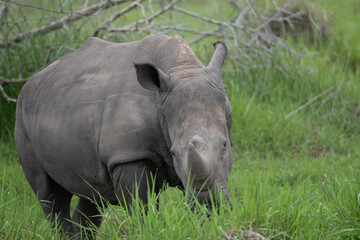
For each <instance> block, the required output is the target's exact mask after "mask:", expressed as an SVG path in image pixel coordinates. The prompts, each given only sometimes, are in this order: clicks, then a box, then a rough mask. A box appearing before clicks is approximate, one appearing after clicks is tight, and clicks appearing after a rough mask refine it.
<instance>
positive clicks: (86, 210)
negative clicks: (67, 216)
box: [72, 198, 106, 239]
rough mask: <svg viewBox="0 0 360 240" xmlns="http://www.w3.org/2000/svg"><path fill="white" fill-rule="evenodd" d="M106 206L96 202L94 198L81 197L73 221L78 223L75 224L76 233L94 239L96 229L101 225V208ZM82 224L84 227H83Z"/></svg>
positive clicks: (83, 237) (81, 236)
mask: <svg viewBox="0 0 360 240" xmlns="http://www.w3.org/2000/svg"><path fill="white" fill-rule="evenodd" d="M100 207H101V208H102V207H106V206H100V204H96V203H95V202H93V201H92V200H89V199H85V198H80V199H79V202H78V204H77V206H76V209H75V210H74V213H73V217H72V221H73V222H75V223H77V224H75V226H74V230H75V232H76V234H77V235H78V236H79V237H80V238H82V239H85V238H86V239H92V238H93V237H94V236H95V233H96V230H97V228H98V227H100V224H101V220H102V216H101V215H100V211H99V208H100ZM80 226H83V227H84V228H85V229H84V228H83V229H81V228H80Z"/></svg>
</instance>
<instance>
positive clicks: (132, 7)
mask: <svg viewBox="0 0 360 240" xmlns="http://www.w3.org/2000/svg"><path fill="white" fill-rule="evenodd" d="M144 1H145V0H137V1H135V2H133V3H132V4H130V5H129V6H127V7H126V8H124V9H122V10H121V11H120V12H117V13H115V14H114V15H112V16H111V17H110V18H109V19H108V20H106V21H105V22H104V23H103V24H101V26H99V27H97V28H96V29H95V31H94V33H93V36H94V37H96V36H97V35H98V34H99V32H100V30H102V29H106V28H107V27H108V26H109V25H110V24H111V23H112V22H114V21H115V20H116V19H118V18H119V17H120V16H122V15H124V14H125V13H127V12H130V11H131V10H133V9H134V8H136V7H137V6H139V5H140V4H141V3H142V2H144Z"/></svg>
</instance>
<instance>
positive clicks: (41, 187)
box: [15, 126, 73, 234]
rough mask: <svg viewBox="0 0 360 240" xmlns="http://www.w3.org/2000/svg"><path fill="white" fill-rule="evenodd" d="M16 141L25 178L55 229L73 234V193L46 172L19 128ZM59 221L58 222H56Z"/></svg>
mask: <svg viewBox="0 0 360 240" xmlns="http://www.w3.org/2000/svg"><path fill="white" fill-rule="evenodd" d="M15 141H16V145H17V149H18V155H19V159H20V163H21V165H22V168H23V170H24V173H25V176H26V178H27V180H28V182H29V184H30V186H31V188H32V189H33V191H34V193H35V194H36V195H37V198H38V201H39V203H40V205H41V207H42V209H43V211H44V213H45V215H46V217H47V218H48V219H49V220H50V221H51V222H52V224H53V227H58V228H59V230H60V232H61V233H63V234H72V233H73V226H72V224H71V222H69V219H71V218H70V202H71V198H72V195H73V194H72V193H70V192H68V191H66V190H65V189H64V188H63V187H61V186H60V185H59V184H57V183H56V182H55V181H54V180H53V179H52V178H51V177H50V176H49V175H48V174H47V173H46V171H45V170H44V168H43V167H42V166H41V164H40V162H39V161H38V160H37V158H36V156H35V154H34V152H33V151H32V144H31V142H30V141H29V140H28V139H27V137H26V135H25V134H24V131H21V129H20V130H19V127H18V126H17V129H16V134H15ZM56 219H57V221H56Z"/></svg>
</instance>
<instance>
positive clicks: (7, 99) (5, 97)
mask: <svg viewBox="0 0 360 240" xmlns="http://www.w3.org/2000/svg"><path fill="white" fill-rule="evenodd" d="M0 94H1V97H2V98H3V99H4V100H5V101H7V102H13V103H16V99H14V98H11V97H9V96H8V95H7V94H6V93H5V90H4V88H3V87H2V85H0Z"/></svg>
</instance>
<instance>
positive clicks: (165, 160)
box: [15, 34, 233, 237]
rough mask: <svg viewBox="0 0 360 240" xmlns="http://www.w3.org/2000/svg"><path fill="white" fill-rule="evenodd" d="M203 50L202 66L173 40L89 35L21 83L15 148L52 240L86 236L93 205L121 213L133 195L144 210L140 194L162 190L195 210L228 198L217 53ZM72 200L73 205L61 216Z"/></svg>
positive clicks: (226, 112)
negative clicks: (186, 198) (53, 232)
mask: <svg viewBox="0 0 360 240" xmlns="http://www.w3.org/2000/svg"><path fill="white" fill-rule="evenodd" d="M213 46H214V54H213V56H212V57H211V60H210V62H209V64H208V65H207V66H206V67H205V66H204V65H203V64H202V63H201V61H200V60H199V59H198V58H197V57H196V56H195V54H194V53H193V51H192V50H191V48H190V47H189V45H188V44H187V43H186V41H185V40H183V39H182V38H181V37H180V36H174V37H171V36H167V35H161V34H158V35H150V36H147V37H145V38H143V39H142V40H139V41H134V42H128V43H113V42H108V41H104V40H101V39H99V38H95V37H91V38H89V39H88V40H87V41H86V42H85V43H83V44H82V45H81V46H80V47H79V49H77V50H76V51H74V52H72V53H71V54H69V55H66V56H65V57H63V58H61V59H59V60H57V61H55V62H53V63H52V64H50V65H49V66H48V67H46V68H45V69H43V70H42V71H40V72H38V73H37V74H35V75H34V76H32V77H31V78H30V79H28V81H27V82H26V84H25V85H24V86H23V88H22V89H21V91H20V94H19V97H18V102H17V106H16V124H15V142H16V148H17V151H18V155H19V159H20V163H21V165H22V168H23V171H24V173H25V176H26V178H27V180H28V182H29V184H30V186H31V188H32V189H33V191H34V193H35V194H36V196H37V198H38V200H39V202H40V204H41V206H42V209H43V211H44V213H45V215H46V216H47V218H48V219H49V220H50V221H51V222H52V223H53V224H54V225H56V226H60V227H59V228H60V231H61V232H62V233H65V234H66V235H75V237H76V236H80V235H83V234H88V233H86V232H85V233H83V231H84V230H82V229H84V228H82V227H79V226H85V227H88V226H93V227H94V230H93V231H96V229H95V228H97V227H99V226H100V224H101V216H100V214H99V205H98V204H96V203H97V202H99V201H100V200H101V199H105V200H106V204H103V205H101V206H102V207H104V208H105V207H106V205H107V204H121V205H123V206H126V207H128V206H131V204H132V201H133V196H135V195H136V196H138V198H140V200H141V201H143V202H144V203H145V204H146V203H147V201H148V199H147V196H148V195H147V193H148V191H149V190H150V189H153V190H154V192H155V193H156V194H158V193H159V192H160V190H161V189H162V188H163V186H164V184H165V185H166V186H171V187H179V188H180V189H182V190H184V191H188V192H189V193H192V195H193V196H195V197H196V199H197V200H198V201H199V202H200V203H203V204H208V203H209V201H210V198H211V199H212V197H211V196H215V195H216V194H217V193H221V194H220V196H221V195H223V196H224V198H225V199H228V191H227V182H228V175H229V173H230V171H231V168H232V161H233V156H232V141H231V136H230V131H231V124H232V112H231V106H230V102H229V99H228V98H227V96H226V94H225V90H224V87H223V84H222V81H221V67H222V65H223V63H224V60H225V58H226V55H227V48H226V46H225V44H224V43H223V42H221V41H216V42H214V43H213ZM73 195H77V196H79V201H78V203H77V206H76V209H75V210H74V212H73V214H72V215H71V214H70V202H71V198H72V196H73ZM218 195H219V194H218ZM215 199H217V198H215ZM229 204H231V203H229ZM55 219H57V220H55ZM74 223H78V224H74Z"/></svg>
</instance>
